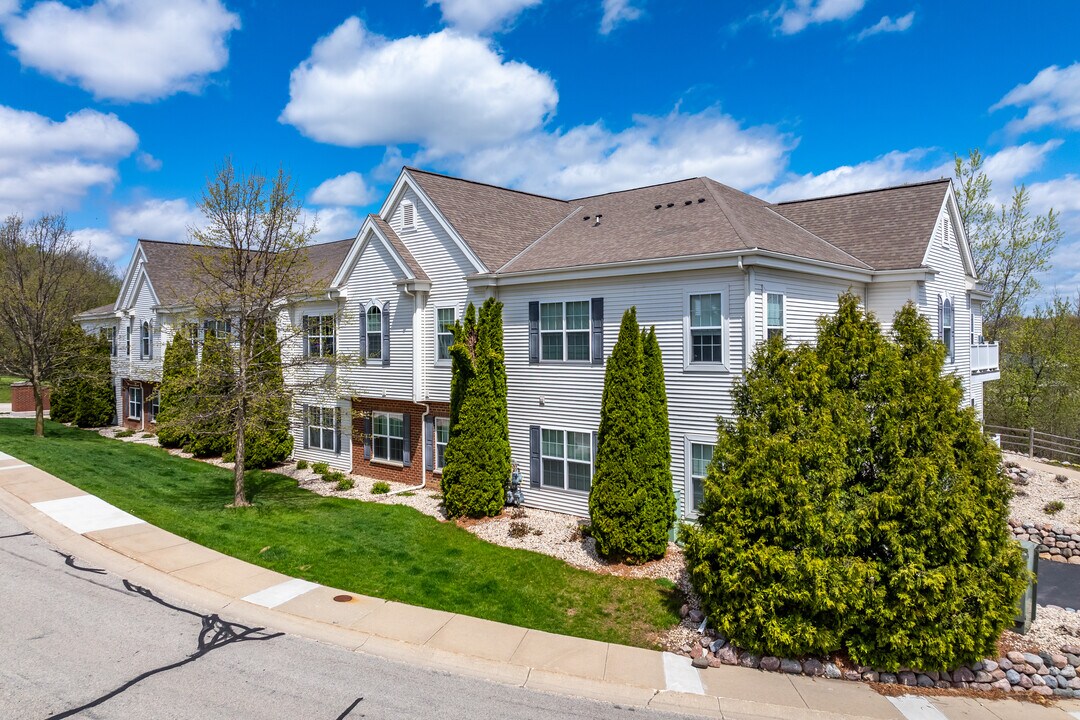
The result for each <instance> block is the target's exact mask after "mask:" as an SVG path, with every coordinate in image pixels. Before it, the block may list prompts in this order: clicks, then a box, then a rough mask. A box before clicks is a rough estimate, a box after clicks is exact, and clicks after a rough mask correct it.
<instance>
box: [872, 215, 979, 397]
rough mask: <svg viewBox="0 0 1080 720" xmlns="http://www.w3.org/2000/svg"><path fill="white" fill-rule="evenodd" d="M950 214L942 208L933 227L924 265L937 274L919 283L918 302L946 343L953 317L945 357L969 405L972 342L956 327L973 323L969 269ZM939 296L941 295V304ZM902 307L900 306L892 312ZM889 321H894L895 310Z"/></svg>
mask: <svg viewBox="0 0 1080 720" xmlns="http://www.w3.org/2000/svg"><path fill="white" fill-rule="evenodd" d="M948 215H949V213H948V210H947V209H946V208H943V209H942V212H941V215H940V216H939V218H938V222H937V226H936V227H935V228H934V237H933V240H932V241H931V242H930V243H929V246H928V248H927V252H926V257H925V258H924V259H923V264H925V265H927V266H928V267H930V268H931V269H932V270H934V272H935V275H934V277H933V279H932V280H927V281H926V282H925V283H922V284H921V285H920V286H919V288H918V297H917V301H918V307H919V312H920V313H922V314H923V315H924V316H925V317H926V318H927V319H928V320H929V321H930V327H931V328H932V332H933V333H934V334H935V335H936V334H937V333H938V331H939V329H940V330H941V331H942V332H941V335H942V337H941V340H942V341H943V342H944V341H945V337H944V334H945V333H944V328H945V325H946V321H947V320H948V319H951V320H952V323H951V325H952V328H951V330H950V333H949V334H950V337H949V341H950V343H951V344H952V352H951V354H950V355H949V357H947V358H946V360H945V372H951V373H954V374H955V375H956V376H957V377H959V378H960V381H961V383H962V384H963V387H964V405H969V404H970V400H971V399H972V395H971V387H972V381H971V344H970V343H968V342H957V341H956V328H958V327H959V328H969V327H970V325H971V319H970V318H971V310H970V308H969V306H968V297H967V292H966V291H965V290H966V283H967V270H966V269H965V267H964V260H963V258H962V256H961V252H960V245H959V242H958V238H957V235H956V231H955V224H954V223H952V222H951V221H948V220H949V218H948ZM947 221H948V222H947ZM939 297H940V298H941V300H940V305H939V300H938V298H939ZM946 299H948V300H949V301H950V302H949V305H950V306H951V307H950V310H951V315H952V317H951V318H947V316H946V314H945V300H946ZM899 309H900V308H899V307H897V308H895V309H894V310H893V311H892V312H896V310H899ZM939 313H941V317H939ZM889 320H890V321H891V320H892V313H890V316H889ZM961 337H963V335H961ZM980 400H981V399H980ZM978 405H979V407H977V408H976V410H977V411H978V412H979V413H980V414H981V411H982V408H981V402H979V403H978Z"/></svg>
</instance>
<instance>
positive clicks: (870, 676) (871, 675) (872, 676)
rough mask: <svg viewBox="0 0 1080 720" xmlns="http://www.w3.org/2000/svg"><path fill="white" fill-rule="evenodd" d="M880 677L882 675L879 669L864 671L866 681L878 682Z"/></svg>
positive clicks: (863, 675)
mask: <svg viewBox="0 0 1080 720" xmlns="http://www.w3.org/2000/svg"><path fill="white" fill-rule="evenodd" d="M879 677H880V676H879V675H878V671H877V670H867V671H866V672H864V673H863V674H862V679H863V680H865V681H866V682H877V681H878V678H879ZM881 682H886V681H885V680H882V681H881Z"/></svg>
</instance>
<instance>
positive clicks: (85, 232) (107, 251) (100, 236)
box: [71, 228, 131, 262]
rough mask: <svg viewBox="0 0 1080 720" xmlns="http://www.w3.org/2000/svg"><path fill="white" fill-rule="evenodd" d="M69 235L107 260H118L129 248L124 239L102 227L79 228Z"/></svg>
mask: <svg viewBox="0 0 1080 720" xmlns="http://www.w3.org/2000/svg"><path fill="white" fill-rule="evenodd" d="M71 235H72V237H74V238H75V241H76V242H78V243H80V244H81V245H84V246H86V247H88V248H90V252H92V253H94V254H95V255H97V256H99V257H102V258H104V259H106V260H108V261H109V262H116V261H117V260H120V259H121V258H123V257H124V256H125V255H127V253H128V251H129V250H130V248H131V245H130V243H128V242H127V241H126V240H124V239H123V238H121V237H119V236H118V235H117V234H116V233H114V232H112V231H111V230H106V229H104V228H80V229H78V230H75V231H73V232H72V233H71Z"/></svg>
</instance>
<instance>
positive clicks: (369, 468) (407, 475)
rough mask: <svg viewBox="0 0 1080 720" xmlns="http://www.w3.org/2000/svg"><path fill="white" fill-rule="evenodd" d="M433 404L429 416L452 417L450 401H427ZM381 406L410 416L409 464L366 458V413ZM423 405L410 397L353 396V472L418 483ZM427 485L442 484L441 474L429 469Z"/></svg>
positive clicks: (422, 461) (420, 470)
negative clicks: (440, 481)
mask: <svg viewBox="0 0 1080 720" xmlns="http://www.w3.org/2000/svg"><path fill="white" fill-rule="evenodd" d="M427 404H428V405H429V406H430V407H431V413H430V415H429V417H449V415H450V404H449V403H444V402H431V403H427ZM377 410H382V411H384V412H392V413H401V414H402V415H408V416H409V437H408V446H409V459H410V464H409V467H402V466H400V465H396V464H388V463H384V462H379V461H375V460H365V459H364V415H365V414H366V413H369V412H373V411H377ZM423 415H424V406H423V405H419V404H417V403H414V402H411V401H408V400H393V399H390V398H365V397H359V398H353V399H352V418H353V420H352V427H353V431H352V456H353V457H352V461H353V472H354V473H356V474H358V475H365V476H367V477H372V478H376V479H378V480H386V481H389V482H399V483H408V484H409V485H418V484H419V483H420V480H421V478H422V477H423V472H424V423H423ZM426 487H429V488H432V489H436V490H437V489H438V488H439V475H438V474H437V473H434V472H429V473H427V483H426Z"/></svg>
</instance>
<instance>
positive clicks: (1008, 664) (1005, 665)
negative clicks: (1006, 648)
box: [998, 658, 1013, 670]
mask: <svg viewBox="0 0 1080 720" xmlns="http://www.w3.org/2000/svg"><path fill="white" fill-rule="evenodd" d="M998 667H999V668H1001V669H1002V670H1012V669H1013V664H1012V661H1011V660H1009V659H1008V658H1001V662H999V663H998Z"/></svg>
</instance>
